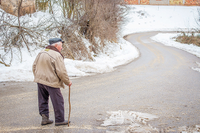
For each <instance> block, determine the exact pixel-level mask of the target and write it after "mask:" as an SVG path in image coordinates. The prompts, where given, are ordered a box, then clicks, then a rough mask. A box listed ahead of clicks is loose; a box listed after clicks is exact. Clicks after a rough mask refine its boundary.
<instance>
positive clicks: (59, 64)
mask: <svg viewBox="0 0 200 133" xmlns="http://www.w3.org/2000/svg"><path fill="white" fill-rule="evenodd" d="M55 70H56V74H57V76H58V77H59V78H60V79H61V80H62V81H63V82H64V83H65V84H66V85H69V83H70V80H69V77H68V74H67V70H66V68H65V64H64V60H63V58H62V56H59V57H58V58H57V59H56V61H55Z"/></svg>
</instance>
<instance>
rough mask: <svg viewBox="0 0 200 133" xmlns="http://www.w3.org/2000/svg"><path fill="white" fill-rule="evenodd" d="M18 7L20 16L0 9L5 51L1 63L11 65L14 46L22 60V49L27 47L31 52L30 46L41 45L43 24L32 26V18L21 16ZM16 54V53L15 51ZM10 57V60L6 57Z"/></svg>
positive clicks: (1, 36)
mask: <svg viewBox="0 0 200 133" xmlns="http://www.w3.org/2000/svg"><path fill="white" fill-rule="evenodd" d="M21 3H22V0H21V2H20V4H19V7H18V17H16V16H12V15H10V14H8V13H6V12H4V11H2V10H1V11H0V15H1V16H0V44H1V45H0V47H1V50H2V49H3V51H4V53H3V52H2V53H1V54H0V63H1V64H4V65H5V66H10V65H11V62H12V60H13V54H14V53H13V48H15V49H18V54H19V57H20V60H21V61H22V53H21V49H22V48H24V47H26V48H27V50H28V51H29V52H30V54H31V49H30V46H32V45H39V44H40V41H39V40H42V39H41V36H42V35H41V32H42V30H41V25H40V26H31V25H30V20H27V19H23V18H21V17H20V14H21V13H20V11H21V10H20V7H21ZM15 54H16V53H15ZM6 58H7V59H8V58H10V61H8V60H7V61H5V59H6Z"/></svg>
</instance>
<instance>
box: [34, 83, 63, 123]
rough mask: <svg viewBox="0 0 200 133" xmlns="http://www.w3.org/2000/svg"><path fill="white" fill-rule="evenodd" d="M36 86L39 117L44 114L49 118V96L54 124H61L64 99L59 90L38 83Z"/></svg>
mask: <svg viewBox="0 0 200 133" xmlns="http://www.w3.org/2000/svg"><path fill="white" fill-rule="evenodd" d="M37 85H38V106H39V113H40V115H42V114H45V115H46V116H47V117H49V105H48V103H49V96H50V98H51V102H52V104H53V108H54V115H55V122H63V121H64V120H65V115H64V112H65V111H64V99H63V96H62V93H61V91H60V88H53V87H50V86H46V85H43V84H40V83H37Z"/></svg>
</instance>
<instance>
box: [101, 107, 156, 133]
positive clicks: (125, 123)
mask: <svg viewBox="0 0 200 133" xmlns="http://www.w3.org/2000/svg"><path fill="white" fill-rule="evenodd" d="M107 113H108V114H109V115H110V117H109V118H108V119H106V120H105V121H104V123H103V124H101V126H104V127H109V126H115V129H114V130H115V131H114V132H115V133H123V132H124V133H125V132H137V133H149V132H151V131H154V132H155V131H156V132H158V130H157V129H156V128H153V127H152V126H151V125H149V124H148V121H151V120H154V119H156V118H158V117H157V116H155V115H151V114H147V113H141V112H134V111H121V110H119V111H110V112H107ZM116 130H117V131H116ZM107 132H108V133H112V132H113V131H107Z"/></svg>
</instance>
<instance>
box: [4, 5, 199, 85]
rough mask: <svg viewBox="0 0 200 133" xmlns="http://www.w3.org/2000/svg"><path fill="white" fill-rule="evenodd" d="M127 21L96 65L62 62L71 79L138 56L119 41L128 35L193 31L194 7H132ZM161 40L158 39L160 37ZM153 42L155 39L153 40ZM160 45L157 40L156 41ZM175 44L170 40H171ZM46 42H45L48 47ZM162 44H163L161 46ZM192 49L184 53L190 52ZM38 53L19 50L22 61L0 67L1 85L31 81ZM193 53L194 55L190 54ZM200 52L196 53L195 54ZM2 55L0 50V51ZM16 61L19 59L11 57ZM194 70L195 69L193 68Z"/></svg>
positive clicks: (127, 43)
mask: <svg viewBox="0 0 200 133" xmlns="http://www.w3.org/2000/svg"><path fill="white" fill-rule="evenodd" d="M129 7H130V11H129V12H128V15H127V17H126V24H123V25H122V27H121V29H122V30H121V32H120V36H121V38H120V40H119V43H118V44H115V43H114V44H112V43H110V45H108V46H107V47H106V48H105V50H104V52H102V53H101V54H99V55H98V56H97V57H94V59H95V61H93V62H86V61H76V60H69V59H65V65H66V68H67V71H68V74H69V76H70V78H72V77H79V76H87V75H91V74H95V73H105V72H111V71H114V70H115V67H116V66H119V65H122V64H126V63H128V62H130V61H132V60H134V59H135V58H137V57H138V56H139V51H138V50H137V48H136V47H134V46H133V45H132V44H130V43H129V42H127V41H125V40H124V39H123V38H122V37H123V36H124V35H128V34H130V33H135V32H145V31H169V30H170V31H172V30H188V29H191V28H196V27H197V24H196V20H197V19H198V16H197V14H198V13H197V7H195V6H192V7H186V6H149V5H134V6H133V5H132V6H129ZM44 15H46V13H44V14H42V12H40V13H38V14H35V15H33V16H32V18H31V19H33V20H34V23H37V20H40V19H39V18H40V17H42V16H44ZM26 17H29V16H28V15H27V16H26ZM159 36H161V35H159ZM169 37H171V36H169V35H167V34H165V35H164V34H163V35H162V40H168V41H169V40H171V39H170V38H169ZM155 38H156V37H155ZM157 41H159V40H157ZM171 41H172V42H174V41H173V40H171ZM47 43H48V42H46V44H47ZM163 43H165V42H163ZM191 47H194V46H193V45H189V47H188V48H186V49H191V50H190V51H193V50H194V48H191ZM39 51H41V50H37V51H35V52H32V56H31V55H30V54H29V53H28V52H27V51H26V50H25V49H24V50H22V56H23V60H22V62H21V63H19V62H17V61H14V62H13V63H12V66H11V67H5V66H4V65H2V64H0V73H1V75H0V82H1V81H33V74H32V64H33V61H34V59H35V57H36V55H37V54H38V52H39ZM193 52H194V51H193ZM198 52H199V51H196V54H198ZM0 54H1V48H0ZM14 58H15V59H16V58H19V57H14ZM194 69H196V68H194Z"/></svg>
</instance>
